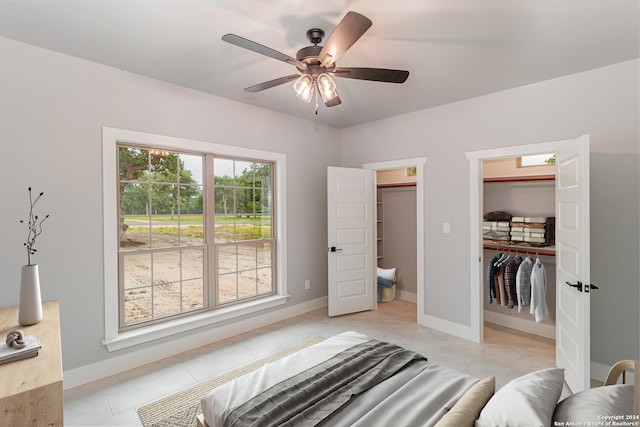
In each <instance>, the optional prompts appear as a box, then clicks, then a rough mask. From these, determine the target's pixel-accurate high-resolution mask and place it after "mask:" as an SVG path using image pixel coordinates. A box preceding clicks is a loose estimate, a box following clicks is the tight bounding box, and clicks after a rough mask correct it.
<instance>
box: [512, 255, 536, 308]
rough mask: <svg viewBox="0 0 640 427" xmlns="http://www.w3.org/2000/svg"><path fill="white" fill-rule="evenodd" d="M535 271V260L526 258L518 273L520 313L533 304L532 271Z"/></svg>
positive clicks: (517, 284) (517, 285)
mask: <svg viewBox="0 0 640 427" xmlns="http://www.w3.org/2000/svg"><path fill="white" fill-rule="evenodd" d="M532 269H533V260H532V259H531V258H529V257H526V258H525V259H524V260H522V262H521V263H520V267H518V272H517V273H516V296H517V298H518V312H521V311H522V309H523V307H524V306H526V305H529V304H531V270H532Z"/></svg>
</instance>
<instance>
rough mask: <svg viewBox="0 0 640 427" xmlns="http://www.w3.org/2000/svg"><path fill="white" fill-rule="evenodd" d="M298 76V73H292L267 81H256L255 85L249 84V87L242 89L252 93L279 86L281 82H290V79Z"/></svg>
mask: <svg viewBox="0 0 640 427" xmlns="http://www.w3.org/2000/svg"><path fill="white" fill-rule="evenodd" d="M298 77H300V75H299V74H292V75H290V76H286V77H280V78H279V79H274V80H269V81H268V82H262V83H258V84H257V85H253V86H249V87H247V88H245V89H244V90H246V91H247V92H252V93H255V92H260V91H261V90H265V89H270V88H272V87H275V86H279V85H281V84H284V83H287V82H290V81H292V80H295V79H297V78H298Z"/></svg>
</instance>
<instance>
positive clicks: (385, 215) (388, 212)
mask: <svg viewBox="0 0 640 427" xmlns="http://www.w3.org/2000/svg"><path fill="white" fill-rule="evenodd" d="M416 230H417V216H416V168H415V167H413V166H412V167H403V168H396V169H384V170H378V171H376V262H377V268H378V271H377V276H378V280H377V282H378V283H377V285H378V289H377V290H378V294H377V296H378V298H377V300H378V303H385V302H389V301H392V300H394V299H396V298H398V299H402V300H404V301H408V302H412V303H414V304H415V303H416V300H417V272H418V266H417V256H416V247H417V236H416Z"/></svg>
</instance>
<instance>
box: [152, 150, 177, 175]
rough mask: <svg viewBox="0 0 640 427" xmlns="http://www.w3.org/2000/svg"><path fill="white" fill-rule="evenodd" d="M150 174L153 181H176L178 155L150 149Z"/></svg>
mask: <svg viewBox="0 0 640 427" xmlns="http://www.w3.org/2000/svg"><path fill="white" fill-rule="evenodd" d="M150 153H151V174H152V180H153V181H154V182H164V183H178V155H177V154H175V153H170V152H169V151H163V150H151V151H150Z"/></svg>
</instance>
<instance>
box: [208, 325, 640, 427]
mask: <svg viewBox="0 0 640 427" xmlns="http://www.w3.org/2000/svg"><path fill="white" fill-rule="evenodd" d="M563 383H564V377H563V371H562V370H561V369H557V368H549V369H544V370H540V371H536V372H533V373H531V374H527V375H524V376H522V377H519V378H516V379H515V380H513V381H511V382H510V383H508V384H506V385H505V386H503V387H502V388H501V389H500V390H499V391H498V392H497V393H494V391H495V390H494V389H495V378H494V377H487V378H482V379H480V378H475V377H473V376H470V375H467V374H464V373H462V372H459V371H457V370H455V369H451V368H448V367H446V366H443V365H439V364H436V363H432V362H429V361H428V360H427V358H426V357H424V356H423V355H420V354H418V353H415V352H413V351H410V350H407V349H405V348H402V347H400V346H397V345H394V344H390V343H386V342H382V341H378V340H374V339H370V338H369V337H367V336H365V335H362V334H360V333H357V332H345V333H342V334H339V335H336V336H334V337H331V338H329V339H327V340H324V341H322V342H320V343H318V344H315V345H313V346H311V347H308V348H305V349H303V350H300V351H298V352H296V353H293V354H291V355H289V356H286V357H284V358H282V359H279V360H277V361H275V362H272V363H270V364H268V365H265V366H263V367H261V368H259V369H257V370H255V371H253V372H250V373H248V374H246V375H243V376H242V377H239V378H237V379H235V380H234V381H232V382H230V383H227V384H224V385H222V386H220V387H217V388H215V389H213V390H212V391H211V392H210V393H208V394H207V395H206V396H205V397H204V398H203V399H202V401H201V404H202V414H201V415H200V416H198V426H199V427H223V426H236V427H238V426H250V425H253V426H260V427H266V426H276V425H278V426H279V425H287V426H295V425H304V426H309V425H326V426H331V427H334V426H338V427H340V426H345V427H346V426H354V427H370V426H436V427H450V426H451V427H453V426H455V427H464V426H474V425H475V426H476V427H483V426H518V425H523V426H528V427H530V426H538V425H540V426H549V425H553V424H552V421H555V420H561V421H562V422H565V423H566V421H570V420H576V421H580V422H582V421H583V420H582V419H577V418H576V417H578V416H582V415H580V414H579V413H576V410H577V409H576V408H580V410H582V409H583V408H584V407H585V406H586V405H591V407H592V406H593V401H594V399H595V400H596V401H597V402H598V404H597V405H596V408H595V409H594V408H593V407H592V409H593V410H595V411H596V412H597V414H595V415H593V414H590V415H589V416H595V417H596V418H597V417H599V416H603V415H604V416H608V415H623V416H625V415H631V414H633V386H628V385H619V386H618V385H616V386H612V387H611V388H609V387H602V389H605V388H606V389H607V390H606V391H607V393H602V392H601V393H600V395H598V396H596V397H594V396H586V399H585V398H580V395H581V394H580V393H578V394H576V395H574V396H571V398H572V400H575V402H572V401H570V400H569V401H567V399H565V401H566V402H565V401H563V402H564V404H562V405H560V404H558V400H559V397H560V394H561V392H562V387H563ZM629 387H631V388H630V389H629ZM576 397H578V398H577V399H576ZM563 402H561V403H563ZM608 403H611V405H612V406H610V407H608V406H607V404H608ZM598 411H600V412H598ZM611 411H615V412H611ZM631 416H633V415H631ZM567 417H569V418H567ZM585 420H586V418H585ZM598 420H599V421H602V419H601V418H599V419H598ZM555 422H556V424H555V425H560V424H559V423H560V421H555ZM586 422H587V421H585V423H586ZM563 425H567V424H563ZM585 425H587V424H585ZM630 425H640V423H638V424H630Z"/></svg>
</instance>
